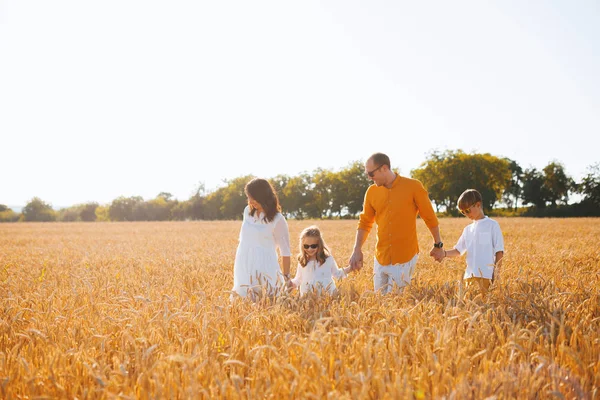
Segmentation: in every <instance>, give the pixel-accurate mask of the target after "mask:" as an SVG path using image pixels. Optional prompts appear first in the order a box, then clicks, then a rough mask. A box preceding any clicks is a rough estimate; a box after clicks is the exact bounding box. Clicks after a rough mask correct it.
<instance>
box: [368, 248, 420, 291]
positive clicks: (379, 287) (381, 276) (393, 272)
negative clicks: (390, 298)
mask: <svg viewBox="0 0 600 400" xmlns="http://www.w3.org/2000/svg"><path fill="white" fill-rule="evenodd" d="M418 258H419V255H418V254H415V256H414V257H413V258H412V259H411V260H410V261H409V262H405V263H402V264H390V265H381V264H379V261H377V258H375V262H374V264H373V283H374V286H375V291H381V293H382V294H386V293H389V292H391V291H392V289H393V287H394V285H396V286H398V287H399V288H403V287H404V286H406V285H408V284H409V283H410V280H411V279H412V275H413V272H414V270H415V265H416V264H417V259H418Z"/></svg>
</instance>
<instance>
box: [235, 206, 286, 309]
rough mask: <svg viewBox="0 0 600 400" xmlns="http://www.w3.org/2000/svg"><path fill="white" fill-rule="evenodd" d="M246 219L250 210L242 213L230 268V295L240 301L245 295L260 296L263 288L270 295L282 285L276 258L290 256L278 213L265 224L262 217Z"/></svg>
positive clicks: (280, 216) (247, 208) (284, 227)
mask: <svg viewBox="0 0 600 400" xmlns="http://www.w3.org/2000/svg"><path fill="white" fill-rule="evenodd" d="M258 214H259V213H255V214H254V216H251V215H250V207H249V206H246V208H245V209H244V219H243V222H242V227H241V229H240V237H239V244H238V248H237V252H236V254H235V263H234V266H233V291H235V292H236V293H237V294H239V295H240V296H242V297H246V296H247V295H248V291H249V290H252V291H254V292H260V291H262V289H263V288H265V289H266V290H267V291H268V292H270V293H273V292H274V291H275V290H276V289H277V288H278V287H279V286H281V285H282V284H283V277H282V276H281V269H280V268H279V261H278V257H277V249H279V254H280V255H281V256H282V257H283V256H289V255H290V235H289V231H288V225H287V221H286V220H285V217H284V216H283V215H282V214H281V213H277V215H275V218H274V219H273V220H272V221H271V222H269V223H266V222H264V221H263V217H264V214H263V213H260V215H258Z"/></svg>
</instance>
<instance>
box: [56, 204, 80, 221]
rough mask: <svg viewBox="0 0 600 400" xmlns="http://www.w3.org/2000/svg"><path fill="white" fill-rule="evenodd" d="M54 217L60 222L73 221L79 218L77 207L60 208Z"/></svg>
mask: <svg viewBox="0 0 600 400" xmlns="http://www.w3.org/2000/svg"><path fill="white" fill-rule="evenodd" d="M56 219H57V220H58V221H61V222H74V221H77V220H78V219H79V210H78V209H77V207H68V208H62V209H60V210H59V211H58V213H56Z"/></svg>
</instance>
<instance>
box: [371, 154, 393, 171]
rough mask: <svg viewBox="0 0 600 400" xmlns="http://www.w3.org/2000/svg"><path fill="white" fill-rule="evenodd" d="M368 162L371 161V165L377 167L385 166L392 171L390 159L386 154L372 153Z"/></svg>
mask: <svg viewBox="0 0 600 400" xmlns="http://www.w3.org/2000/svg"><path fill="white" fill-rule="evenodd" d="M369 160H372V161H373V164H377V166H380V165H387V167H388V169H390V170H391V169H392V165H391V163H390V158H389V157H388V156H387V155H386V154H383V153H374V154H372V155H371V157H369Z"/></svg>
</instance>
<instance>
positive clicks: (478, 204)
mask: <svg viewBox="0 0 600 400" xmlns="http://www.w3.org/2000/svg"><path fill="white" fill-rule="evenodd" d="M458 209H459V210H460V212H461V213H462V214H463V215H465V216H466V217H467V218H469V219H470V220H471V221H473V222H472V223H471V224H470V225H468V226H466V227H465V229H463V232H462V235H460V238H459V239H458V242H457V243H456V246H454V248H453V249H452V250H448V251H445V252H444V256H445V257H458V256H461V255H463V254H465V253H467V268H466V270H465V274H464V276H463V279H464V280H465V283H466V286H467V287H473V286H475V287H479V289H480V290H481V294H482V297H483V298H484V299H485V297H486V295H487V292H488V290H489V288H490V285H491V283H492V282H493V281H494V278H497V277H498V273H499V270H500V266H501V264H502V257H503V256H504V238H503V237H502V231H501V230H500V225H499V224H498V222H496V221H495V220H493V219H491V218H488V217H486V216H485V214H484V213H483V204H482V197H481V193H479V192H478V191H477V190H475V189H467V190H465V191H464V192H463V193H462V194H461V195H460V197H459V198H458Z"/></svg>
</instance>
